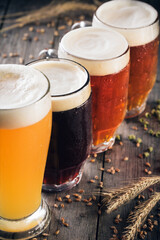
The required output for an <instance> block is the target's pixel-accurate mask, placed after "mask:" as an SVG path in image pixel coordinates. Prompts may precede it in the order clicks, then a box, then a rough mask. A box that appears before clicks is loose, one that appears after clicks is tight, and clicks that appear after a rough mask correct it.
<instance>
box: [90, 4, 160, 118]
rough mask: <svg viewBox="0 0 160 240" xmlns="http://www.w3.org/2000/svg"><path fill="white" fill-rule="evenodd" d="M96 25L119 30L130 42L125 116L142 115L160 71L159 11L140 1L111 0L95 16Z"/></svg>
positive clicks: (94, 23)
mask: <svg viewBox="0 0 160 240" xmlns="http://www.w3.org/2000/svg"><path fill="white" fill-rule="evenodd" d="M92 24H93V26H94V27H103V28H107V29H108V28H110V29H113V30H115V31H118V32H120V33H121V34H123V35H124V36H125V38H126V39H127V40H128V43H129V46H130V60H131V66H130V79H129V92H128V111H127V115H126V117H128V118H130V117H134V116H137V115H139V114H140V113H141V112H143V110H144V109H145V106H146V101H147V97H148V94H149V93H150V91H151V90H152V88H153V86H154V83H155V80H156V74H157V62H158V46H159V21H158V13H157V11H156V10H155V9H154V8H153V7H152V6H150V5H148V4H146V3H144V2H139V1H130V0H122V1H109V2H106V3H104V4H102V5H101V6H100V7H99V8H98V9H97V11H96V13H95V14H94V16H93V23H92Z"/></svg>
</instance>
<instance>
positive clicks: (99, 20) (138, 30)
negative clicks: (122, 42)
mask: <svg viewBox="0 0 160 240" xmlns="http://www.w3.org/2000/svg"><path fill="white" fill-rule="evenodd" d="M157 18H158V12H157V11H156V10H155V9H154V8H153V7H152V6H150V5H149V4H147V3H144V2H139V1H133V0H120V1H117V0H113V1H109V2H106V3H104V4H102V5H101V6H100V7H99V8H98V9H97V11H96V14H95V15H94V17H93V26H94V27H107V26H108V27H111V28H112V29H114V30H116V31H118V32H120V33H122V34H123V35H124V36H125V37H126V39H127V40H128V42H129V45H130V46H138V45H143V44H146V43H148V42H151V41H153V40H154V39H155V38H156V37H157V36H158V34H159V24H158V21H156V19H157ZM155 21H156V22H155Z"/></svg>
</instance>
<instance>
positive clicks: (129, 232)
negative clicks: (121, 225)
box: [122, 192, 160, 240]
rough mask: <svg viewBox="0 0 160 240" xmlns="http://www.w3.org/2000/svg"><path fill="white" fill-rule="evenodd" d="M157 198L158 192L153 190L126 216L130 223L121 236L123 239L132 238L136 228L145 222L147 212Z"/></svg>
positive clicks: (158, 196) (159, 197) (159, 198)
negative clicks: (150, 194)
mask: <svg viewBox="0 0 160 240" xmlns="http://www.w3.org/2000/svg"><path fill="white" fill-rule="evenodd" d="M159 200H160V192H155V193H154V194H153V195H152V196H151V197H150V198H149V199H148V200H147V201H144V202H143V203H141V204H140V205H138V206H136V207H135V210H134V212H132V213H131V214H130V215H129V217H128V221H129V222H130V225H128V226H127V227H126V228H125V232H124V235H123V236H122V239H123V240H134V237H135V235H136V234H137V230H138V229H139V228H140V227H141V226H142V224H143V223H144V222H145V220H146V218H147V216H148V214H149V213H150V211H151V210H152V208H153V207H154V206H155V205H156V203H157V202H158V201H159Z"/></svg>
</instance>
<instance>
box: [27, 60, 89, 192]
mask: <svg viewBox="0 0 160 240" xmlns="http://www.w3.org/2000/svg"><path fill="white" fill-rule="evenodd" d="M29 65H30V66H32V67H33V68H35V69H37V70H39V71H41V72H42V73H43V74H44V75H46V76H47V78H48V79H49V81H50V84H51V98H52V114H53V120H52V133H51V141H50V146H49V152H48V158H47V164H46V169H45V175H44V182H43V190H46V191H62V190H66V189H70V188H72V187H73V186H75V185H76V184H78V183H79V181H80V180H81V177H82V170H83V165H84V163H85V160H86V159H87V157H88V155H89V154H90V151H91V141H92V124H91V86H90V79H89V74H88V72H87V70H86V69H85V68H84V67H82V66H81V65H80V64H78V63H76V62H73V61H70V60H66V59H53V58H52V59H51V58H50V59H48V60H47V59H43V60H37V61H34V62H32V63H30V64H29Z"/></svg>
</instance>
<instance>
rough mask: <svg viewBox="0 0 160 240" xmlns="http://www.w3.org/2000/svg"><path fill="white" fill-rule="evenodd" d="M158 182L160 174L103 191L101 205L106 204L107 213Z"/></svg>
mask: <svg viewBox="0 0 160 240" xmlns="http://www.w3.org/2000/svg"><path fill="white" fill-rule="evenodd" d="M158 182H160V176H153V177H142V178H140V179H139V180H138V181H137V182H134V183H132V184H130V185H128V186H125V187H123V188H120V189H118V190H112V191H106V192H105V191H103V192H102V196H104V199H103V206H104V205H105V206H107V209H106V212H107V213H108V214H109V213H111V212H112V211H114V210H116V209H117V208H118V207H120V206H121V205H123V204H125V203H127V202H129V201H130V200H132V199H134V198H135V197H136V196H137V195H138V194H140V193H141V192H142V191H144V190H145V189H146V188H148V187H149V186H151V185H154V184H156V183H158Z"/></svg>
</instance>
